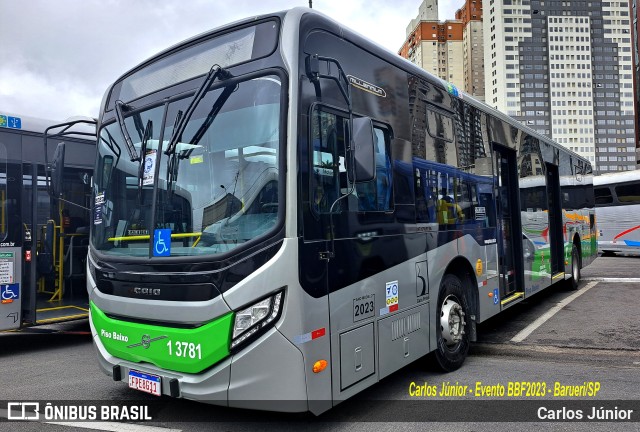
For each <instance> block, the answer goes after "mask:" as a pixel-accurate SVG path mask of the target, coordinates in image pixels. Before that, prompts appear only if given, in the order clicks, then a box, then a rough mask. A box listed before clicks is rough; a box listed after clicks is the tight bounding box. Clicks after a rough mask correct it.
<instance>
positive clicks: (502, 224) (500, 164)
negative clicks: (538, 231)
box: [494, 145, 524, 306]
mask: <svg viewBox="0 0 640 432" xmlns="http://www.w3.org/2000/svg"><path fill="white" fill-rule="evenodd" d="M494 163H495V166H494V168H495V170H494V172H495V176H496V182H497V183H496V210H497V221H498V238H497V240H498V256H499V274H500V298H501V299H502V301H501V303H502V305H503V306H504V305H506V304H507V303H510V302H511V301H513V300H517V299H519V298H521V297H522V294H523V292H524V290H523V283H522V277H521V272H522V271H521V268H522V265H521V261H522V258H520V257H521V256H522V241H521V239H520V238H521V236H522V234H520V233H521V232H522V229H521V221H520V210H519V209H520V207H519V204H518V171H517V160H516V152H515V151H513V150H511V149H509V148H507V147H503V146H499V145H495V146H494Z"/></svg>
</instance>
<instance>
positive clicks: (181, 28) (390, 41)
mask: <svg viewBox="0 0 640 432" xmlns="http://www.w3.org/2000/svg"><path fill="white" fill-rule="evenodd" d="M421 2H422V0H313V8H314V9H317V10H319V11H321V12H323V13H325V14H326V15H329V16H330V17H332V18H333V19H335V20H337V21H339V22H340V23H342V24H344V25H346V26H347V27H350V28H352V29H354V30H356V31H357V32H359V33H361V34H363V35H364V36H366V37H368V38H369V39H372V40H373V41H375V42H377V43H379V44H381V45H383V46H385V47H387V48H388V49H390V50H391V51H393V52H397V51H398V50H399V49H400V47H401V46H402V44H403V43H404V39H405V29H406V27H407V25H408V24H409V21H410V20H411V19H413V18H415V17H416V16H417V15H418V7H419V6H420V3H421ZM439 3H440V4H439V9H440V10H439V18H440V20H441V21H444V20H446V19H453V17H454V13H455V10H456V9H458V8H460V6H462V4H463V3H464V0H440V2H439ZM308 5H309V2H308V0H229V1H220V0H21V1H17V0H0V113H2V114H7V113H10V114H15V115H23V116H31V117H40V118H44V119H51V120H56V121H62V120H65V119H67V118H68V117H71V116H75V115H83V116H90V117H97V116H98V109H99V108H100V101H101V100H102V96H103V94H104V92H105V91H106V89H107V87H108V86H109V84H110V83H112V82H113V81H115V80H116V79H117V78H119V77H120V76H121V75H122V74H123V73H125V72H126V71H128V70H129V69H131V68H132V67H134V66H135V65H137V64H138V63H140V62H142V61H143V60H145V59H147V58H149V57H151V56H152V55H154V54H156V53H158V52H159V51H161V50H163V49H165V48H168V47H169V46H171V45H173V44H175V43H178V42H180V41H182V40H184V39H187V38H190V37H191V36H194V35H197V34H199V33H202V32H205V31H207V30H210V29H213V28H216V27H218V26H221V25H223V24H226V23H229V22H232V21H235V20H238V19H242V18H246V17H249V16H252V15H258V14H263V13H269V12H276V11H281V10H284V9H289V8H292V7H296V6H305V7H307V6H308Z"/></svg>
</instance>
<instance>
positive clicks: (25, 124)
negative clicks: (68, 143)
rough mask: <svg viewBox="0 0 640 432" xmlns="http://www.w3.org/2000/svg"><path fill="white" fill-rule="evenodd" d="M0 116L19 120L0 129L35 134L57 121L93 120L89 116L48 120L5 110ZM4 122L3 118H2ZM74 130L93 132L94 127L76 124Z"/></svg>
mask: <svg viewBox="0 0 640 432" xmlns="http://www.w3.org/2000/svg"><path fill="white" fill-rule="evenodd" d="M0 116H4V117H6V118H7V119H9V118H10V117H11V118H13V119H18V120H19V121H18V122H17V123H14V124H16V125H19V127H8V126H2V127H1V128H0V129H1V130H4V131H14V132H20V131H26V132H33V133H37V134H43V133H44V131H45V130H46V129H47V128H48V127H50V126H52V125H55V124H59V123H63V122H70V121H74V120H89V121H94V119H92V118H91V117H82V116H74V117H69V118H68V119H66V120H49V119H43V118H38V117H31V116H25V115H19V114H14V113H10V112H7V111H2V110H0ZM2 121H3V122H4V120H2ZM75 130H76V131H78V132H89V133H95V129H94V128H92V127H89V126H86V125H82V124H80V125H78V126H76V129H75ZM70 136H71V137H74V138H79V139H85V140H86V139H87V137H86V136H81V135H78V136H74V135H70Z"/></svg>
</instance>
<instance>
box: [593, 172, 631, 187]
mask: <svg viewBox="0 0 640 432" xmlns="http://www.w3.org/2000/svg"><path fill="white" fill-rule="evenodd" d="M638 180H640V170H634V171H621V172H616V173H609V174H602V175H599V176H594V177H593V185H594V186H602V185H610V184H618V183H626V182H631V181H638Z"/></svg>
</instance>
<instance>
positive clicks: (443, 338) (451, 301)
mask: <svg viewBox="0 0 640 432" xmlns="http://www.w3.org/2000/svg"><path fill="white" fill-rule="evenodd" d="M468 312H469V306H468V302H467V295H466V293H465V291H464V287H463V285H462V282H461V281H460V278H458V277H457V276H455V275H452V274H448V275H445V277H444V278H443V279H442V283H441V284H440V293H439V295H438V310H437V318H436V320H437V321H436V324H437V325H436V337H437V346H436V350H435V354H434V357H435V360H436V362H437V364H438V366H439V367H440V368H441V369H442V370H444V371H446V372H451V371H454V370H456V369H458V368H459V367H460V366H462V363H464V360H465V358H466V357H467V353H468V352H469V325H468V321H467V314H468Z"/></svg>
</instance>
